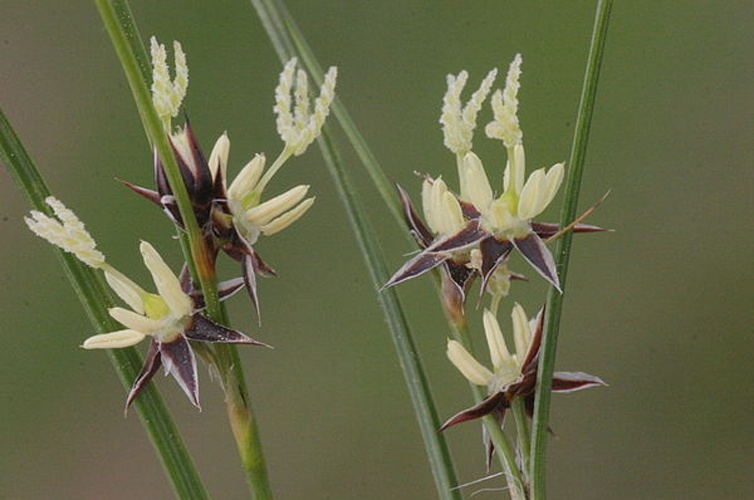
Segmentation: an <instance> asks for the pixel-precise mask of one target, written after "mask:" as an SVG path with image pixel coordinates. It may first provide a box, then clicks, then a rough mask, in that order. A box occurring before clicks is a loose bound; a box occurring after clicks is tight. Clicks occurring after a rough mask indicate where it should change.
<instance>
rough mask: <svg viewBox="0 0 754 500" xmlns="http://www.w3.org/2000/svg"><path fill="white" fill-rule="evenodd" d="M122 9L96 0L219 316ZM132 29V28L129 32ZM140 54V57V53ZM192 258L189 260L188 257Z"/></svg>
mask: <svg viewBox="0 0 754 500" xmlns="http://www.w3.org/2000/svg"><path fill="white" fill-rule="evenodd" d="M117 3H118V5H119V8H118V9H116V7H115V5H114V3H113V2H110V1H109V0H95V4H96V5H97V9H98V10H99V13H100V16H101V18H102V22H103V24H104V25H105V29H106V30H107V32H108V35H110V40H111V41H112V44H113V48H114V49H115V52H116V53H117V55H118V59H119V60H120V63H121V66H122V67H123V72H124V73H125V75H126V79H127V80H128V85H129V87H130V88H131V93H132V94H133V96H134V101H135V103H136V107H137V108H138V110H139V114H140V115H141V118H142V121H143V123H144V127H145V131H146V133H147V136H148V138H149V141H150V143H151V144H152V145H153V147H154V148H155V150H156V151H157V155H158V157H159V159H160V161H161V162H162V166H163V168H164V170H165V175H166V176H167V179H168V183H169V184H170V189H171V190H172V192H173V195H174V196H175V200H176V204H177V205H178V210H179V211H180V214H181V219H182V220H183V224H184V226H185V227H184V228H185V231H186V237H187V238H188V242H189V247H190V248H191V260H193V262H194V263H195V264H196V270H197V276H195V278H197V281H199V283H200V285H201V288H202V292H203V293H204V299H205V302H206V303H207V310H208V312H209V315H210V316H216V315H217V314H218V312H219V311H220V301H219V299H218V297H217V283H216V279H215V271H214V267H213V265H212V262H213V259H212V257H211V256H210V255H208V253H209V251H208V249H207V248H206V245H205V244H204V240H203V238H202V233H201V230H200V229H199V226H198V224H197V222H196V216H195V215H194V210H193V207H192V204H191V198H190V197H189V194H188V191H187V190H186V185H185V184H184V183H183V177H182V176H181V172H180V170H179V168H178V163H177V162H176V160H175V156H173V150H172V146H171V145H170V143H169V141H168V136H167V134H166V132H165V129H164V126H163V123H162V121H161V120H160V118H159V116H158V115H157V111H155V109H154V105H153V104H152V95H151V93H150V90H149V87H148V85H147V80H145V71H144V70H143V62H141V63H140V61H144V60H145V59H146V51H145V50H144V46H143V45H142V43H141V39H139V38H138V36H139V33H138V30H137V29H136V24H135V23H134V21H133V18H132V17H131V16H130V10H129V9H128V8H127V2H125V1H123V0H119V1H118V2H117ZM129 30H132V31H129ZM137 54H139V56H137ZM187 260H189V259H187Z"/></svg>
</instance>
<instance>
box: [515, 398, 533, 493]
mask: <svg viewBox="0 0 754 500" xmlns="http://www.w3.org/2000/svg"><path fill="white" fill-rule="evenodd" d="M511 413H513V419H514V420H515V421H516V436H517V437H516V442H517V443H518V449H519V452H520V453H521V472H522V475H523V476H524V479H526V476H527V475H528V474H529V461H530V457H531V453H530V452H529V440H530V439H531V437H530V432H529V417H528V415H526V408H525V405H524V400H523V399H522V398H513V401H511Z"/></svg>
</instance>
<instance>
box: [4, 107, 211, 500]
mask: <svg viewBox="0 0 754 500" xmlns="http://www.w3.org/2000/svg"><path fill="white" fill-rule="evenodd" d="M0 162H2V163H3V164H4V165H5V168H6V169H7V170H8V172H10V174H11V176H12V177H13V179H14V181H15V182H16V185H17V186H18V188H19V189H20V190H21V191H22V192H23V193H24V195H25V196H26V198H27V200H28V201H29V203H30V204H31V206H33V207H34V208H35V209H36V210H39V211H41V212H44V213H46V214H47V215H50V216H52V213H51V211H50V208H49V207H48V206H47V205H46V204H45V202H44V199H45V198H46V197H47V196H49V195H50V190H49V189H48V188H47V186H46V184H45V182H44V179H43V178H42V176H41V175H40V173H39V170H38V169H37V167H36V165H35V164H34V162H33V161H32V160H31V157H29V155H28V153H27V152H26V149H25V148H24V147H23V144H21V141H20V140H19V138H18V136H17V135H16V133H15V131H14V130H13V128H12V126H11V125H10V123H9V122H8V120H7V119H6V117H5V114H4V113H3V112H2V110H0ZM54 250H55V253H56V255H57V257H58V259H59V261H60V262H61V265H62V266H63V269H64V271H65V273H66V275H67V276H68V280H69V281H70V282H71V284H72V285H73V288H74V289H75V291H76V295H77V296H78V298H79V301H80V302H81V304H82V306H83V307H84V310H85V311H86V314H87V316H88V317H89V320H90V322H91V323H92V326H93V327H94V329H95V330H96V331H97V332H98V333H106V332H112V331H115V330H118V329H119V328H121V326H120V325H118V324H117V323H116V322H115V321H114V320H113V319H112V318H111V317H110V316H109V315H108V314H107V310H108V308H109V307H111V306H112V303H113V301H112V296H111V294H110V291H109V289H108V288H107V287H106V286H104V284H103V281H102V278H101V276H100V275H99V274H97V273H96V272H95V271H94V270H93V269H91V268H89V267H87V266H86V265H85V264H83V263H82V262H80V261H79V260H78V259H76V257H74V256H73V255H71V254H69V253H67V252H64V251H62V250H60V249H59V248H57V247H54ZM108 355H109V358H110V362H111V363H112V364H113V368H114V369H115V372H116V373H117V375H118V378H119V379H120V380H121V382H122V384H123V387H124V388H125V389H126V390H127V391H128V390H129V389H130V387H131V384H132V382H133V380H134V379H135V378H136V376H137V375H138V373H139V371H140V369H141V366H142V363H143V360H142V358H141V356H140V355H139V352H138V351H137V350H136V349H135V348H133V347H128V348H123V349H111V350H108ZM133 407H134V409H135V410H136V413H137V415H138V416H139V420H140V421H141V424H142V426H143V427H144V430H145V431H146V433H147V436H148V437H149V440H150V441H151V442H152V446H153V447H154V449H155V452H156V453H157V456H158V458H159V460H160V463H161V464H162V466H163V468H164V470H165V474H166V475H167V477H168V479H169V482H170V485H171V487H172V489H173V492H174V493H175V495H176V497H178V498H192V499H204V498H208V496H207V492H206V490H205V488H204V484H203V483H202V480H201V478H200V477H199V473H198V472H197V471H196V468H195V467H194V464H193V461H192V459H191V456H190V455H189V453H188V451H187V450H186V447H185V446H184V444H183V439H182V437H181V435H180V433H179V432H178V429H177V428H176V426H175V424H174V423H173V421H172V419H171V416H170V413H168V411H167V408H166V407H165V404H164V403H163V401H162V398H161V397H160V394H159V392H158V391H157V389H156V388H155V386H154V385H152V384H150V385H148V386H147V387H146V388H144V390H143V391H142V392H141V394H140V395H139V398H138V399H137V400H136V401H135V402H134V404H133Z"/></svg>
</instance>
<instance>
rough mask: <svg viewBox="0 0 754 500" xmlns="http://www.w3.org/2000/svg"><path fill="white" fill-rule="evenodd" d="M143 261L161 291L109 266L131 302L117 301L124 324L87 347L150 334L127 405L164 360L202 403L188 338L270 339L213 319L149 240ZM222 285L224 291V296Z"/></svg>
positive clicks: (124, 343) (125, 343)
mask: <svg viewBox="0 0 754 500" xmlns="http://www.w3.org/2000/svg"><path fill="white" fill-rule="evenodd" d="M140 250H141V254H142V257H143V259H144V265H145V266H146V267H147V269H149V272H150V273H151V275H152V279H153V280H154V284H155V287H156V288H157V291H158V293H156V294H155V293H150V292H147V291H145V290H144V289H143V288H141V287H140V286H138V285H137V284H136V283H134V282H133V281H131V280H130V279H128V278H127V277H125V276H124V275H123V274H121V273H120V272H118V271H116V270H115V269H112V268H109V269H105V278H106V279H107V283H108V284H109V285H110V287H111V288H112V289H113V291H114V292H115V293H116V294H117V295H118V296H119V297H120V298H121V299H122V300H123V301H124V302H125V303H126V304H128V305H129V306H130V308H131V310H129V309H125V308H122V307H113V308H111V309H110V310H109V313H110V316H112V317H113V318H114V319H115V320H117V321H118V322H119V323H121V324H123V325H124V326H125V327H126V329H124V330H118V331H115V332H110V333H103V334H100V335H95V336H93V337H89V338H88V339H86V340H85V341H84V344H83V345H82V347H83V348H84V349H116V348H121V347H129V346H132V345H135V344H138V343H139V342H141V341H142V340H144V339H145V338H146V337H151V342H150V345H149V350H148V351H147V357H146V361H145V363H144V367H143V368H142V370H141V372H140V373H139V375H138V376H137V377H136V380H135V381H134V383H133V386H132V387H131V391H130V393H129V394H128V398H127V400H126V408H128V407H129V406H130V405H131V403H132V402H133V400H134V399H135V398H136V397H137V396H138V395H139V393H140V392H141V390H142V389H143V388H144V387H145V386H146V385H147V383H149V381H150V380H151V379H152V377H153V376H154V374H155V373H157V371H158V370H159V368H160V366H163V367H164V368H165V374H166V375H168V374H169V375H172V377H173V378H174V379H175V381H176V382H178V385H179V386H180V387H181V389H183V391H184V392H185V393H186V395H187V396H188V398H189V400H190V401H191V403H192V404H194V405H195V406H196V407H197V408H198V407H199V383H198V378H197V371H196V357H195V356H194V352H193V350H192V349H191V344H190V343H189V341H195V342H209V343H226V344H251V345H260V346H265V345H266V344H264V343H262V342H259V341H258V340H254V339H252V338H250V337H247V336H246V335H244V334H243V333H241V332H239V331H237V330H233V329H230V328H226V327H224V326H222V325H219V324H217V323H215V322H214V321H212V320H210V319H209V318H207V317H206V316H204V314H202V312H201V311H199V310H197V308H196V302H197V301H196V300H195V299H192V297H191V295H190V293H189V292H190V290H186V288H188V285H187V283H188V281H185V283H184V284H183V285H182V284H181V281H180V280H179V279H178V277H176V275H175V274H173V272H172V271H171V270H170V268H169V267H168V266H167V264H165V261H163V260H162V257H160V255H159V254H158V253H157V251H156V250H155V249H154V248H153V247H152V245H150V244H149V243H147V242H142V243H141V246H140ZM223 292H224V291H223V290H221V295H222V296H225V293H223Z"/></svg>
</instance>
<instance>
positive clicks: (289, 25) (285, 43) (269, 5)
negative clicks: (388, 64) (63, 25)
mask: <svg viewBox="0 0 754 500" xmlns="http://www.w3.org/2000/svg"><path fill="white" fill-rule="evenodd" d="M252 4H253V5H254V8H255V9H256V11H257V14H258V15H259V17H260V19H261V20H262V24H263V25H264V27H265V29H266V30H267V34H268V36H269V38H270V40H271V41H272V44H273V46H274V47H275V50H276V52H277V54H278V57H279V58H280V60H281V62H282V63H283V64H284V63H286V62H287V61H288V60H289V59H290V58H291V57H292V56H293V55H297V56H298V57H299V59H300V60H301V61H302V62H303V63H304V65H305V66H306V67H307V69H308V70H309V72H310V73H311V75H312V77H313V79H314V81H315V82H317V83H318V84H321V82H322V81H323V72H322V68H321V66H320V65H319V64H318V63H317V61H316V59H315V57H314V55H313V52H312V51H311V49H309V47H308V44H307V43H306V40H305V39H304V37H303V35H302V34H301V32H300V31H299V30H298V28H297V27H296V25H295V22H294V20H293V18H292V17H291V15H290V14H289V13H288V11H287V9H286V8H285V6H284V5H283V4H282V2H280V1H274V0H252ZM333 111H334V113H335V115H336V117H340V118H339V119H340V120H341V124H342V125H343V128H344V130H345V132H346V134H347V135H348V136H349V138H351V140H352V142H353V141H354V140H356V139H358V140H359V141H360V142H359V144H361V146H362V147H359V146H356V149H357V153H359V155H360V156H362V159H364V156H363V155H369V154H368V148H367V147H366V143H365V142H363V139H362V138H361V137H360V134H359V133H358V131H357V130H356V128H355V125H354V124H353V122H350V118H347V120H346V121H344V120H343V116H344V115H345V108H343V107H342V106H340V104H339V103H338V102H337V98H336V100H335V102H334V103H333ZM345 116H346V117H347V115H345ZM319 145H320V148H321V150H322V154H323V156H324V158H325V162H326V164H327V167H328V170H329V171H330V175H331V176H332V178H333V181H334V183H335V187H336V189H337V191H338V195H339V197H340V199H341V201H342V203H343V206H344V207H345V210H346V213H347V214H348V217H349V220H350V222H351V227H352V229H353V231H354V234H355V236H356V239H357V241H358V244H359V247H360V249H361V252H362V254H363V255H364V259H365V260H366V264H367V268H368V271H369V275H370V278H371V280H372V284H373V285H374V287H375V289H379V288H381V287H382V285H383V284H384V283H385V282H386V281H387V279H388V277H389V274H388V272H387V267H386V265H385V262H384V259H383V258H382V256H381V255H380V252H379V245H378V243H377V240H376V237H375V233H374V230H373V229H372V228H371V225H370V224H369V221H368V219H367V218H366V216H365V214H364V209H363V207H362V206H361V204H360V202H359V200H358V198H357V197H356V195H355V193H354V191H353V188H352V187H351V183H350V180H349V178H348V175H347V174H346V171H345V169H344V168H343V165H342V162H341V160H340V159H339V156H338V153H337V149H336V148H335V146H334V144H333V142H332V141H331V139H330V137H329V134H328V130H327V127H325V129H323V132H322V137H321V138H320V139H319ZM364 163H365V165H366V164H367V163H369V165H370V166H368V167H367V168H368V169H370V168H371V170H370V175H371V176H372V177H373V179H376V180H375V183H376V184H377V185H378V188H379V190H380V192H381V193H382V194H383V198H384V199H385V200H386V203H388V205H389V206H391V207H393V208H394V210H393V213H394V215H395V216H396V219H397V220H398V221H401V224H402V220H403V219H402V215H401V214H400V210H399V209H398V206H397V203H396V202H395V201H394V194H393V190H392V187H391V186H390V183H389V182H387V180H386V178H385V176H384V173H383V172H382V170H381V169H379V166H378V165H377V164H376V161H373V157H372V160H369V159H367V160H365V161H364ZM378 300H379V302H380V306H381V307H382V310H383V313H384V315H385V317H386V319H387V321H388V326H389V328H390V332H391V336H392V340H393V344H394V346H395V349H396V352H397V354H398V359H399V361H400V364H401V368H402V370H403V375H404V378H405V381H406V386H407V388H408V391H409V395H410V397H411V401H412V403H413V406H414V412H415V414H416V418H417V420H418V422H419V429H420V433H421V435H422V438H423V440H424V447H425V451H426V453H427V457H428V460H429V463H430V468H431V469H432V473H433V477H434V480H435V487H436V488H437V492H438V495H439V497H440V498H442V499H459V498H461V495H460V492H459V491H458V490H457V489H455V487H456V485H457V480H456V476H455V471H454V469H453V464H452V460H451V457H450V452H449V450H448V447H447V444H446V442H445V439H444V437H443V436H442V435H441V434H439V433H438V432H437V429H438V428H439V426H440V421H439V418H438V416H437V410H436V409H435V406H434V401H433V399H432V394H431V390H430V387H429V382H428V380H427V377H426V375H425V373H424V369H423V367H422V364H421V361H420V358H419V354H418V352H417V351H416V346H415V344H414V341H413V338H412V336H411V331H410V329H409V327H408V323H407V321H406V317H405V314H404V312H403V308H402V306H401V304H400V302H399V300H398V297H397V295H396V292H395V290H393V289H388V290H385V291H382V292H381V293H378Z"/></svg>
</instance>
